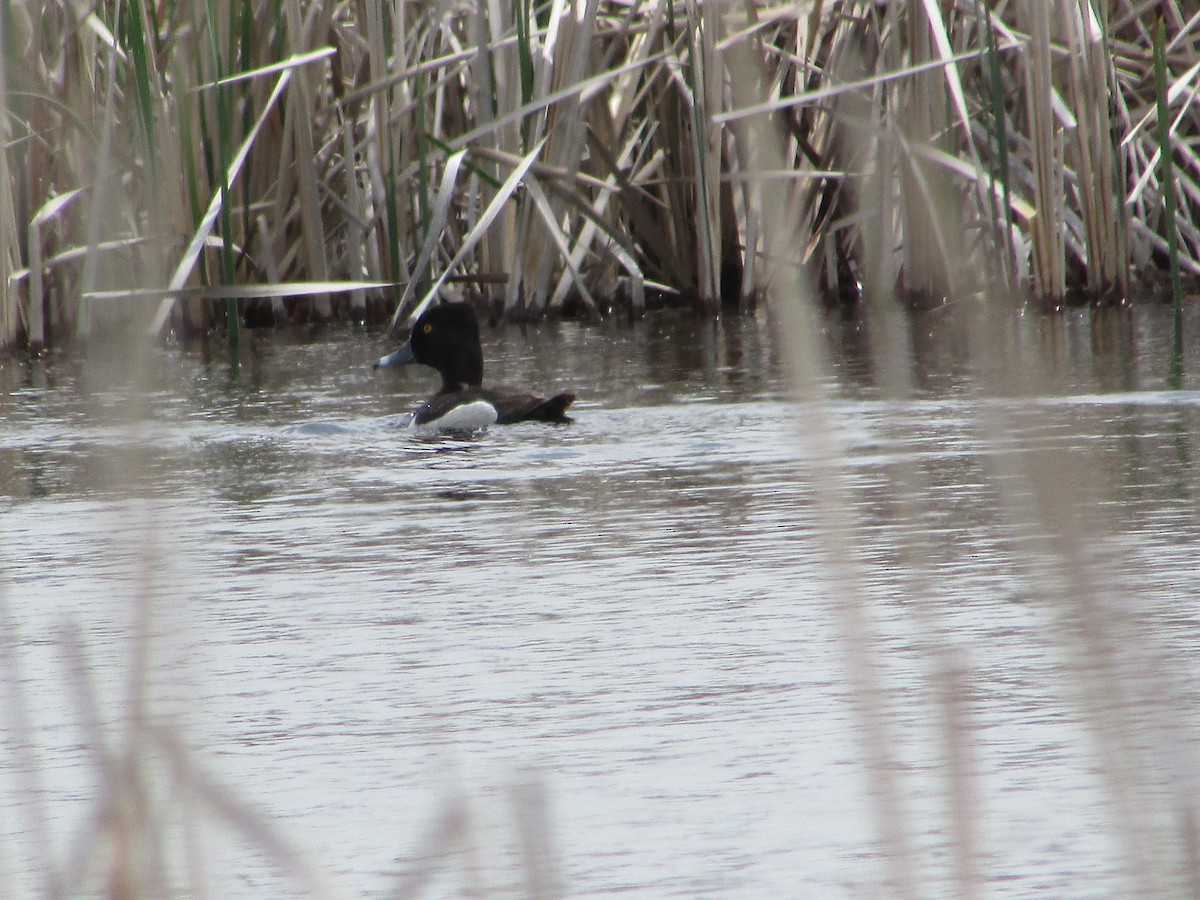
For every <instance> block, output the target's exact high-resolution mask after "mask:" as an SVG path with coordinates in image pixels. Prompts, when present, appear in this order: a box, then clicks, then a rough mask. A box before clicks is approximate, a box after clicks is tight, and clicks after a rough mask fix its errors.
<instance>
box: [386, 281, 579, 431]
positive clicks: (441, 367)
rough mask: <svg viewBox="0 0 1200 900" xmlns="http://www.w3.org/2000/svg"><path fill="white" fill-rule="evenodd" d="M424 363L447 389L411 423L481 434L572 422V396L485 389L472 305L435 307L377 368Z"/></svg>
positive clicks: (515, 389) (439, 393) (443, 388)
mask: <svg viewBox="0 0 1200 900" xmlns="http://www.w3.org/2000/svg"><path fill="white" fill-rule="evenodd" d="M409 363H421V364H422V365H426V366H431V367H432V368H434V369H437V370H438V372H440V373H441V375H442V386H441V388H440V389H439V390H438V392H437V393H436V394H434V395H433V396H432V397H430V398H429V399H428V400H426V401H425V402H424V403H422V404H421V405H420V406H418V407H417V409H416V411H415V412H414V413H413V419H412V424H413V425H415V426H430V427H436V428H442V429H446V430H454V431H476V430H479V429H482V428H486V427H487V426H488V425H491V424H492V423H493V422H495V423H497V424H499V425H508V424H510V423H513V422H570V421H571V420H570V418H568V417H567V416H566V415H564V413H565V412H566V409H567V407H568V406H570V405H571V403H572V402H573V401H574V400H575V395H574V394H571V393H566V392H564V393H561V394H555V395H554V396H553V397H551V398H550V399H548V400H547V399H546V398H545V397H539V396H537V395H536V394H531V393H529V392H528V391H522V390H520V389H518V388H510V387H500V386H493V387H483V349H482V348H481V347H480V345H479V320H478V319H477V318H476V317H475V310H474V309H473V308H472V306H471V305H470V304H469V303H442V304H440V305H438V306H431V307H429V308H428V309H427V310H425V312H423V313H422V314H421V317H420V318H419V319H417V321H416V322H415V323H414V324H413V328H412V333H411V334H410V335H409V338H408V342H407V343H406V344H405V345H404V346H403V347H401V348H400V349H399V350H397V351H396V352H395V353H392V354H389V355H388V356H384V357H382V358H380V359H379V360H377V361H376V362H375V368H376V369H382V368H386V367H388V366H404V365H408V364H409Z"/></svg>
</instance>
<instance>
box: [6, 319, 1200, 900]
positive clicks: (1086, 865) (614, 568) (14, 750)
mask: <svg viewBox="0 0 1200 900" xmlns="http://www.w3.org/2000/svg"><path fill="white" fill-rule="evenodd" d="M824 324H825V334H824V335H823V337H822V341H821V343H822V345H823V346H824V348H825V350H826V352H827V353H828V359H829V364H828V367H827V374H826V375H825V377H824V382H823V389H822V396H823V399H814V398H812V397H808V398H805V399H804V400H802V401H801V402H796V401H795V399H794V398H793V397H792V396H791V394H790V393H789V389H788V384H787V378H786V366H785V353H787V352H790V351H789V350H788V347H787V345H786V342H784V344H783V345H781V343H780V342H779V340H778V339H777V336H776V335H775V334H774V331H773V329H772V327H771V324H770V322H769V321H768V317H767V316H766V315H765V314H760V315H759V316H758V317H757V318H727V319H725V320H723V321H722V322H720V323H717V324H713V323H703V322H697V321H695V320H693V319H691V318H689V317H687V316H683V315H679V314H673V313H662V314H656V315H653V316H651V317H649V318H647V319H646V320H644V321H641V322H638V323H635V324H632V325H629V324H623V323H608V324H606V325H603V326H585V325H579V324H573V323H558V324H552V325H545V326H540V327H536V328H526V329H522V328H518V327H506V328H500V329H489V330H487V331H486V333H485V356H486V359H487V360H488V373H489V377H491V378H493V379H497V380H501V381H504V382H508V383H514V384H521V385H529V386H536V387H541V388H546V389H549V388H570V389H573V390H575V391H576V393H577V394H578V396H579V399H578V401H577V403H576V405H575V407H574V415H575V421H574V422H573V423H572V424H570V425H567V426H562V427H551V426H543V425H536V424H531V425H520V426H509V427H502V428H494V429H492V430H491V431H490V432H488V433H487V434H485V435H482V436H479V437H476V438H473V439H470V440H464V439H444V440H428V439H421V438H418V437H414V436H412V435H410V434H409V433H408V432H406V431H405V430H404V429H403V428H401V427H400V422H401V420H402V416H403V414H404V413H405V412H407V411H408V410H409V409H411V408H412V406H413V405H414V404H415V403H416V401H417V400H418V399H419V398H421V397H422V396H423V395H425V394H426V393H428V392H429V391H431V390H432V389H433V387H434V385H435V377H434V376H433V374H432V373H430V372H422V371H418V370H415V369H408V370H405V371H400V372H396V371H388V372H374V371H372V369H371V368H370V362H371V360H373V359H375V358H376V357H378V356H379V355H380V354H381V353H382V352H383V351H385V350H386V349H389V347H390V344H389V343H388V342H387V341H386V340H385V339H384V338H383V337H382V336H381V335H380V334H378V333H376V332H371V331H367V330H361V329H350V328H346V329H333V330H321V331H313V332H306V331H297V330H280V331H265V332H252V333H247V334H246V335H245V336H244V337H243V340H242V343H241V346H240V347H239V348H238V349H237V351H236V354H231V351H230V350H229V348H228V347H227V346H226V345H225V344H224V343H222V342H221V341H215V342H210V343H189V344H182V345H172V346H167V347H162V348H159V349H156V350H154V351H152V353H151V355H150V357H149V358H148V359H147V360H143V361H141V362H140V363H138V365H137V366H134V365H133V364H132V363H131V362H130V361H129V359H127V358H122V357H121V356H119V355H117V354H113V353H104V352H101V351H94V352H93V353H92V354H89V355H73V354H68V353H65V352H51V353H49V354H47V355H45V356H43V357H41V358H37V359H33V360H30V359H24V358H7V359H4V360H3V361H2V362H0V380H2V392H0V576H2V579H3V611H4V619H3V627H4V630H5V632H6V633H5V635H4V638H3V642H4V648H3V649H4V670H3V672H4V675H3V681H2V683H3V686H4V691H3V703H4V705H3V708H2V709H3V718H0V723H2V724H0V740H2V743H0V803H2V806H3V809H4V810H5V814H4V815H3V822H4V825H3V828H2V831H0V894H2V895H3V896H5V897H21V896H39V895H40V894H41V892H43V891H46V890H50V888H48V887H47V886H48V885H49V886H53V884H54V883H55V882H54V877H52V876H51V875H48V874H47V871H48V869H49V870H51V871H56V872H57V873H58V875H57V877H58V878H59V879H60V880H59V882H58V883H59V884H60V885H61V884H64V883H65V884H67V885H68V886H69V890H68V892H74V893H86V892H87V891H88V890H97V891H100V890H101V888H102V887H103V886H104V884H105V880H104V879H105V876H104V874H103V873H104V871H105V870H106V869H105V867H106V866H112V865H113V863H112V862H111V860H112V858H113V857H112V854H113V853H118V851H115V850H113V849H112V847H113V843H114V842H113V841H106V840H105V839H104V835H106V834H109V832H108V831H106V827H107V826H106V822H108V821H109V819H108V818H107V817H106V816H104V815H103V814H102V812H101V811H102V810H103V809H105V808H106V807H105V797H106V792H107V791H109V790H110V789H111V787H112V785H113V776H112V775H111V772H109V773H107V774H106V769H105V765H106V763H105V760H106V757H105V754H104V752H102V751H101V749H99V747H98V746H97V745H98V744H101V743H102V742H103V743H105V745H106V748H107V752H108V753H109V754H119V753H121V752H123V751H124V746H125V745H124V741H125V735H126V734H127V733H129V729H130V727H131V725H130V718H131V713H130V709H131V708H132V707H131V706H130V701H129V697H130V695H131V692H133V693H136V692H138V691H142V692H143V694H142V695H141V696H143V702H144V706H143V707H142V708H144V709H145V710H146V717H147V720H148V721H149V722H150V723H151V725H148V726H146V727H147V728H149V727H151V726H152V727H153V728H156V729H167V730H169V731H170V733H171V734H174V735H176V736H177V738H178V740H179V742H180V743H181V745H182V746H183V747H184V748H185V749H184V750H182V751H179V753H180V754H182V755H184V756H186V764H184V763H180V765H186V766H190V767H194V768H195V771H196V772H199V773H201V774H200V775H197V776H196V778H197V779H199V786H197V783H195V782H189V784H191V787H189V788H187V789H184V788H183V787H181V783H182V782H181V781H180V780H179V778H178V777H177V776H176V775H174V774H172V772H173V771H174V770H172V768H171V765H169V764H168V762H165V761H164V759H165V758H167V757H170V755H171V754H170V753H169V752H168V751H167V750H164V749H163V747H162V746H160V745H159V744H156V743H154V741H152V740H149V739H146V744H147V747H146V749H145V750H144V752H143V753H142V755H141V756H140V757H139V758H140V759H142V760H143V765H144V766H145V769H146V773H145V776H144V777H145V779H146V783H148V784H150V785H151V786H152V788H151V790H150V791H149V794H150V795H149V796H148V797H144V798H142V801H143V805H142V806H140V807H138V810H139V812H138V814H137V815H138V816H139V817H141V818H144V819H151V820H152V821H153V824H152V825H151V827H150V828H149V830H150V831H151V832H153V833H155V834H158V835H160V836H161V842H162V846H160V847H158V848H157V850H156V852H157V853H158V854H160V856H161V858H162V859H164V860H166V861H167V862H166V863H165V864H163V866H165V870H164V869H163V867H160V868H159V869H156V870H155V871H156V873H157V874H156V877H158V878H160V879H161V881H160V882H159V883H160V884H167V885H169V886H171V887H172V888H173V889H177V890H178V891H180V892H183V893H188V894H189V895H191V896H211V897H280V896H299V895H303V893H304V891H305V889H307V888H308V887H310V886H311V885H312V875H311V873H305V872H304V871H297V868H296V864H295V861H294V860H289V859H281V855H283V856H286V854H282V851H280V850H279V849H278V844H279V843H280V842H282V843H284V844H287V845H289V846H291V847H294V848H296V849H297V851H298V852H299V853H301V854H302V855H303V856H304V858H306V859H308V860H310V861H311V863H312V864H313V865H314V866H316V867H318V868H319V869H321V870H323V871H325V872H326V873H328V875H329V878H330V879H331V880H332V881H333V882H335V883H337V884H338V885H341V886H342V887H343V888H344V889H345V891H346V892H347V893H348V894H350V895H367V896H385V895H388V894H389V892H393V891H400V892H402V893H403V894H404V895H406V896H430V897H441V896H554V895H558V894H565V895H568V896H579V897H588V896H601V895H627V896H631V897H665V896H678V897H699V896H711V897H821V898H826V897H862V896H894V895H896V894H897V893H899V892H901V891H902V890H903V889H904V887H905V886H906V884H907V885H908V886H912V885H916V886H917V888H918V890H917V893H918V894H919V895H920V896H938V895H961V894H962V893H969V888H970V887H971V886H972V885H974V886H977V887H980V888H981V890H982V892H983V894H985V895H987V896H998V897H1000V896H1002V897H1047V896H1053V897H1060V898H1062V897H1110V896H1128V895H1129V894H1130V893H1133V892H1136V891H1138V890H1142V891H1145V892H1147V893H1149V892H1152V891H1157V890H1160V889H1162V887H1163V885H1164V884H1165V885H1166V886H1167V888H1168V889H1170V890H1174V889H1176V888H1179V886H1180V885H1186V884H1187V881H1188V878H1189V873H1188V871H1187V858H1188V853H1187V848H1186V847H1183V846H1182V845H1183V844H1184V843H1186V838H1187V834H1188V827H1187V823H1188V822H1189V817H1190V816H1191V810H1192V808H1193V807H1192V805H1191V799H1192V798H1193V797H1194V796H1195V788H1196V787H1197V784H1196V780H1197V774H1196V773H1197V772H1200V767H1197V766H1195V765H1194V763H1195V762H1196V753H1195V750H1196V746H1197V744H1196V728H1197V725H1198V724H1200V705H1197V702H1196V701H1197V697H1198V691H1197V689H1198V688H1200V577H1198V576H1197V567H1196V564H1195V560H1196V559H1197V555H1198V554H1200V510H1198V508H1197V502H1196V497H1197V456H1198V451H1200V447H1198V445H1197V434H1200V390H1197V388H1200V377H1197V376H1195V375H1191V374H1189V373H1190V369H1195V367H1196V365H1197V364H1196V363H1193V364H1192V366H1191V367H1190V368H1189V365H1188V363H1189V362H1190V361H1191V360H1193V359H1200V357H1197V355H1196V351H1195V350H1194V349H1190V351H1189V353H1190V355H1189V356H1187V357H1185V360H1184V362H1185V365H1184V374H1183V377H1182V379H1181V380H1173V379H1172V377H1171V366H1170V362H1169V360H1168V352H1169V350H1170V346H1171V336H1170V318H1169V314H1168V313H1166V312H1165V311H1163V310H1161V309H1157V308H1154V307H1142V308H1138V309H1137V310H1135V311H1134V312H1121V313H1117V314H1115V315H1105V316H1101V315H1098V314H1096V315H1093V314H1090V313H1082V312H1081V313H1070V314H1065V315H1063V316H1059V317H1053V318H1039V317H1028V316H1025V317H1022V316H1014V317H1013V318H1012V321H1011V323H1009V326H1008V329H1007V331H1006V332H1005V334H1006V340H1007V341H1008V342H1009V346H1008V347H1007V348H1006V350H1005V356H1004V359H1006V360H1007V362H1006V363H1005V370H1004V371H1003V372H997V371H995V370H993V369H991V368H989V365H987V364H982V363H980V362H979V361H978V356H977V350H978V347H977V346H976V351H973V350H972V349H971V347H972V341H971V340H970V338H969V335H966V334H965V333H964V331H963V330H962V329H959V328H955V327H947V325H946V323H945V322H944V321H942V320H939V319H937V318H936V317H916V318H913V319H911V320H910V321H909V322H908V328H909V331H908V333H907V334H905V335H902V336H900V339H899V343H900V344H901V345H902V346H903V348H904V349H903V353H901V354H900V355H899V356H898V358H899V359H900V360H901V362H902V365H901V366H900V371H899V377H898V378H891V380H886V379H884V377H883V376H882V375H880V371H881V367H880V366H879V365H878V363H877V362H875V361H873V357H872V354H871V352H869V351H868V349H867V347H868V337H869V336H868V335H867V334H866V327H865V326H864V325H863V324H862V323H861V322H856V321H848V320H842V319H837V318H831V319H828V320H826V321H825V323H824ZM1189 324H1192V323H1190V322H1189ZM1188 338H1189V347H1190V348H1195V347H1197V346H1200V344H1198V343H1197V341H1200V333H1197V334H1189V336H1188ZM131 368H137V369H138V371H139V374H137V375H135V374H132V373H131V372H130V369H131ZM1032 371H1038V372H1040V373H1041V375H1039V377H1038V378H1037V379H1035V380H1033V381H1022V380H1019V379H1017V380H1015V381H1014V380H1013V379H1011V377H1010V376H1012V375H1013V374H1014V373H1022V372H1032ZM893 374H894V373H893ZM1006 384H1020V385H1023V386H1024V387H1022V388H1021V389H1020V390H1017V389H1012V390H1010V389H1009V388H1006V387H1004V385H1006ZM1030 384H1033V385H1035V388H1030V387H1029V385H1030ZM821 447H825V448H830V447H831V448H833V456H832V458H830V457H829V456H828V454H826V455H825V456H822V452H825V451H822V450H821V449H820V448H821ZM814 448H815V449H814ZM1039 529H1041V530H1040V531H1039ZM143 634H144V635H148V636H149V641H148V643H147V644H146V645H145V646H148V648H149V662H148V663H147V670H148V675H147V676H146V677H145V678H143V677H141V676H139V675H138V672H139V671H140V670H139V665H140V664H139V660H140V659H141V656H140V653H141V650H142V648H143V646H144V645H143V643H142V642H141V641H140V640H139V638H138V636H139V635H143ZM134 685H140V687H138V688H135V687H134ZM218 798H226V799H225V800H219V799H218ZM229 798H232V799H229ZM232 809H237V810H241V811H242V813H243V814H244V816H243V815H242V814H238V815H235V814H234V813H233V812H231V810H232ZM245 820H249V821H250V822H251V824H246V821H245ZM1181 835H1182V837H1181ZM115 843H116V844H117V845H118V846H120V841H119V840H118V841H116V842H115ZM897 848H900V850H901V851H902V852H899V853H898V852H897ZM156 858H158V857H156ZM897 859H900V860H901V862H900V863H896V862H895V860H897ZM89 860H90V862H89ZM106 860H108V862H106ZM905 860H907V862H904V861H905ZM151 868H154V867H153V866H151ZM906 879H907V881H906Z"/></svg>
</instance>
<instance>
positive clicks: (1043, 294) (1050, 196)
mask: <svg viewBox="0 0 1200 900" xmlns="http://www.w3.org/2000/svg"><path fill="white" fill-rule="evenodd" d="M1023 13H1024V17H1025V19H1026V20H1027V22H1028V26H1029V38H1030V39H1029V51H1028V52H1027V54H1026V59H1025V91H1026V93H1025V97H1026V102H1027V110H1028V116H1029V130H1030V134H1029V141H1030V148H1031V152H1032V159H1031V161H1030V165H1031V168H1032V170H1033V173H1034V196H1033V205H1034V207H1035V208H1036V209H1037V215H1036V217H1035V218H1034V220H1033V223H1032V234H1031V236H1030V237H1031V242H1032V252H1033V277H1034V293H1035V295H1036V296H1037V297H1038V298H1039V299H1040V300H1041V301H1042V302H1043V303H1048V304H1051V305H1058V304H1060V303H1062V301H1063V300H1064V299H1065V297H1066V263H1065V254H1066V249H1065V244H1064V237H1063V231H1062V221H1063V217H1064V213H1063V205H1064V194H1063V172H1062V165H1061V162H1060V160H1061V149H1060V148H1061V140H1060V138H1059V134H1058V129H1057V128H1056V127H1055V122H1054V110H1053V106H1052V104H1053V100H1054V84H1053V75H1052V72H1051V57H1050V10H1049V6H1048V4H1046V3H1043V2H1041V0H1025V3H1024V4H1023Z"/></svg>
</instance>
